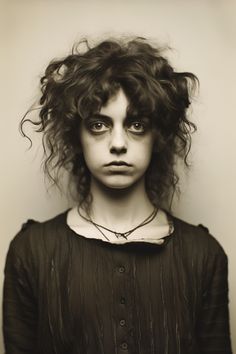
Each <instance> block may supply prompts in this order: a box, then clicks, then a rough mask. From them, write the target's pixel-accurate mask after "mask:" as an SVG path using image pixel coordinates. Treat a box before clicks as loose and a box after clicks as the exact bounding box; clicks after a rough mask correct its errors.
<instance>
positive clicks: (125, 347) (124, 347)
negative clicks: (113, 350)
mask: <svg viewBox="0 0 236 354" xmlns="http://www.w3.org/2000/svg"><path fill="white" fill-rule="evenodd" d="M120 347H121V349H123V350H126V349H128V344H127V343H126V342H124V343H122V344H121V345H120Z"/></svg>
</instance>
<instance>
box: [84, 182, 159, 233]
mask: <svg viewBox="0 0 236 354" xmlns="http://www.w3.org/2000/svg"><path fill="white" fill-rule="evenodd" d="M91 194H92V196H93V200H92V204H91V213H90V216H91V218H92V219H93V220H94V221H95V222H97V223H99V224H102V225H104V226H105V225H106V226H107V227H110V228H112V229H119V230H120V231H121V232H122V230H124V231H126V230H127V229H128V228H131V227H133V226H135V225H136V224H137V223H139V222H141V221H142V220H143V219H144V218H146V217H147V216H148V215H149V214H150V213H151V212H152V211H153V205H152V203H151V202H150V200H149V198H148V196H147V193H146V190H145V180H144V178H143V179H141V180H139V181H138V182H137V183H136V184H134V185H132V186H131V187H129V188H126V189H110V188H107V187H105V186H103V185H101V184H100V183H99V182H98V181H97V180H93V179H92V180H91Z"/></svg>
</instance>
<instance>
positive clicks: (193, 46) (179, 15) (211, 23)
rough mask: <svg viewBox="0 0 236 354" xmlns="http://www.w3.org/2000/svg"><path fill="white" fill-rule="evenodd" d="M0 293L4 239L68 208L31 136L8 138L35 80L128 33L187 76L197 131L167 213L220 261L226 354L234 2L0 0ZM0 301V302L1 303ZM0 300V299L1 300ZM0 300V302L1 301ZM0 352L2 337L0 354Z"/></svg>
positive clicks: (234, 288)
mask: <svg viewBox="0 0 236 354" xmlns="http://www.w3.org/2000/svg"><path fill="white" fill-rule="evenodd" d="M0 14H1V15H0V16H1V18H0V26H1V28H0V30H1V32H0V35H1V47H2V48H1V56H0V60H1V65H0V70H1V84H2V85H1V92H0V95H1V105H0V107H1V108H0V109H1V120H0V124H1V133H0V136H1V139H0V143H1V154H0V159H1V160H0V166H1V182H0V201H1V202H0V208H1V210H0V217H1V220H0V228H1V237H0V290H1V294H2V283H3V270H4V263H5V257H6V252H7V249H8V245H9V242H10V240H11V239H12V238H13V237H14V235H15V234H16V233H17V231H18V230H19V229H20V227H21V224H22V223H23V222H25V221H26V219H28V218H32V219H36V220H39V221H43V220H46V219H49V218H50V217H52V216H54V215H56V214H57V213H59V212H61V211H63V210H65V209H66V208H68V207H69V206H71V203H70V202H69V201H67V200H66V198H65V196H63V195H60V193H58V192H57V191H56V190H53V189H50V190H49V191H48V192H47V190H46V187H45V184H44V177H43V172H42V169H41V168H40V158H41V153H42V149H41V147H40V136H38V134H35V133H34V134H33V133H30V132H31V131H30V127H29V126H27V131H28V132H29V133H30V134H31V137H32V139H33V141H34V145H33V148H32V149H31V150H29V151H27V148H28V147H29V143H28V141H27V139H23V138H22V137H21V135H20V134H19V131H18V124H19V121H20V119H21V118H22V116H23V115H24V113H25V112H26V110H27V109H28V108H29V106H31V104H32V103H33V102H34V101H35V100H36V99H37V97H38V93H39V89H38V87H39V84H38V83H39V78H40V76H41V75H42V74H43V71H44V69H45V67H46V65H47V64H48V62H49V61H50V60H51V59H52V58H56V57H60V56H63V55H66V54H68V53H69V51H70V49H71V47H72V45H73V43H74V42H76V41H78V40H80V39H81V38H82V37H88V38H91V39H95V40H99V39H102V38H104V36H116V35H126V36H127V35H128V36H132V35H137V36H143V37H147V38H149V39H151V40H153V41H155V42H158V43H160V44H167V45H169V46H170V47H172V50H171V51H170V52H169V58H170V59H171V62H172V64H173V65H174V67H175V68H176V69H178V70H180V71H181V70H185V71H186V70H189V71H192V72H194V73H195V74H196V75H197V76H198V77H199V80H200V84H201V85H200V92H199V95H198V97H197V98H196V99H195V101H194V104H193V108H192V112H191V116H192V120H193V121H194V122H195V123H196V124H197V126H198V132H197V133H196V134H195V135H194V138H193V149H192V153H191V156H190V161H191V162H192V169H191V172H190V173H188V175H186V176H184V175H183V174H181V176H182V177H181V186H182V197H181V199H180V200H179V201H177V200H175V204H174V213H175V215H177V216H179V217H181V218H183V219H184V220H186V221H188V222H190V223H193V224H198V223H202V224H204V225H206V226H207V227H208V228H209V230H210V232H211V234H212V235H214V236H215V237H216V239H217V240H219V242H220V243H221V245H222V246H223V248H224V250H225V252H226V253H227V255H228V258H229V284H230V313H231V332H232V339H233V346H234V349H235V350H236V336H234V335H233V334H234V333H236V281H235V272H236V256H235V247H236V240H235V238H236V227H235V220H236V215H235V212H236V208H235V201H236V189H235V181H236V168H235V162H236V160H235V151H236V149H235V143H236V136H235V130H236V116H235V111H236V109H235V108H236V105H235V101H236V97H235V96H236V95H235V94H236V89H235V87H236V72H235V62H236V40H235V35H236V24H235V23H236V21H235V18H236V2H235V1H234V0H198V1H197V0H172V1H171V0H119V1H115V0H93V1H92V0H67V1H66V0H20V1H19V0H6V1H4V0H2V1H0ZM1 296H2V295H1ZM1 299H2V298H1ZM1 299H0V300H1ZM2 352H3V343H2V337H1V338H0V353H2Z"/></svg>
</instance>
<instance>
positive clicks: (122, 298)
mask: <svg viewBox="0 0 236 354" xmlns="http://www.w3.org/2000/svg"><path fill="white" fill-rule="evenodd" d="M120 303H121V304H125V303H126V301H125V298H124V297H123V296H122V297H121V298H120Z"/></svg>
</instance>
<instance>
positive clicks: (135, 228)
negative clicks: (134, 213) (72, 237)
mask: <svg viewBox="0 0 236 354" xmlns="http://www.w3.org/2000/svg"><path fill="white" fill-rule="evenodd" d="M77 211H78V214H79V215H80V216H81V217H82V218H83V219H84V220H86V221H88V222H90V223H91V224H93V225H94V226H95V227H96V229H97V230H98V231H99V232H100V233H101V234H102V235H103V236H104V237H105V239H106V240H107V241H110V240H109V238H108V237H107V236H106V235H105V234H104V232H103V231H102V230H101V228H102V229H104V230H107V231H109V232H112V233H113V234H114V235H115V236H116V238H121V237H123V238H125V239H126V240H127V237H128V236H129V235H130V234H132V232H134V231H135V230H137V229H139V228H140V227H142V226H144V225H147V224H149V223H150V222H151V221H152V220H153V219H154V218H155V216H156V215H157V212H158V209H157V208H156V207H155V208H154V210H153V211H152V213H151V214H150V215H149V216H148V217H147V218H146V219H144V220H143V221H142V222H141V223H140V224H138V225H137V226H135V227H134V228H132V229H130V230H128V231H126V232H117V231H114V230H111V229H108V227H105V226H103V225H100V224H97V223H96V222H95V221H93V220H92V219H91V217H89V218H86V217H85V216H84V215H82V214H81V213H80V211H79V207H77Z"/></svg>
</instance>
